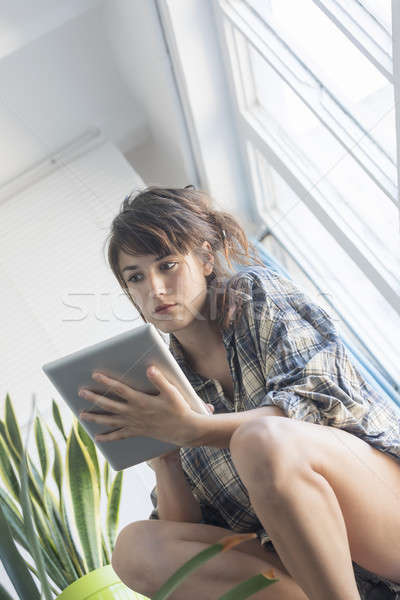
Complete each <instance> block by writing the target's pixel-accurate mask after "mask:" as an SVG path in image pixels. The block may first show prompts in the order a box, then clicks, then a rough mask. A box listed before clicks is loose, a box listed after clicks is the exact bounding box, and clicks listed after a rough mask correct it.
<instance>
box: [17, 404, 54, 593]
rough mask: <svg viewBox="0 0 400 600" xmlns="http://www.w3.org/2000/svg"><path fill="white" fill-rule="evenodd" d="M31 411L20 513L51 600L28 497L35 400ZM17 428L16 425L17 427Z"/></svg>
mask: <svg viewBox="0 0 400 600" xmlns="http://www.w3.org/2000/svg"><path fill="white" fill-rule="evenodd" d="M32 405H33V406H32V411H31V416H30V419H29V425H28V433H27V438H26V442H25V448H23V452H22V461H21V469H20V479H21V506H22V513H23V516H24V527H25V530H26V535H27V538H28V541H29V543H30V553H31V555H32V557H33V559H34V561H35V564H36V565H37V568H38V575H39V581H40V583H41V586H42V593H44V596H45V599H46V600H53V596H52V593H51V591H50V587H49V582H48V580H47V575H46V569H45V564H44V560H43V553H42V549H41V547H40V544H39V541H38V539H37V535H36V531H35V528H34V525H33V517H32V507H31V500H30V497H29V491H28V462H27V450H28V444H29V436H30V433H31V429H32V424H33V417H34V412H35V409H36V404H35V399H34V397H33V398H32ZM17 427H18V425H17Z"/></svg>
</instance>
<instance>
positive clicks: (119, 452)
mask: <svg viewBox="0 0 400 600" xmlns="http://www.w3.org/2000/svg"><path fill="white" fill-rule="evenodd" d="M150 365H155V366H156V367H159V368H160V369H161V370H162V372H163V373H164V374H165V376H166V377H167V378H168V380H169V381H170V382H171V383H172V384H173V385H175V386H176V387H177V388H178V389H179V391H180V392H181V393H182V394H183V396H184V397H185V399H186V400H187V402H188V403H189V405H190V406H191V407H192V409H193V410H195V411H196V412H199V413H203V414H207V415H209V414H210V412H209V409H208V407H207V405H206V403H205V402H203V401H202V400H201V399H200V398H199V396H198V395H197V394H196V392H195V390H194V389H193V387H192V386H191V384H190V382H189V380H188V379H187V377H186V375H185V374H184V373H183V371H182V369H181V367H180V366H179V365H178V363H177V361H176V360H175V358H174V356H173V355H172V353H171V351H170V349H169V347H168V345H167V343H166V342H165V341H164V339H163V337H162V336H161V334H160V333H159V331H158V330H157V329H156V327H155V326H154V325H153V324H152V323H147V324H145V325H142V326H139V327H136V328H135V329H132V330H130V331H125V332H124V333H121V334H119V335H116V336H114V337H111V338H108V339H106V340H104V341H102V342H98V343H97V344H93V345H92V346H88V347H86V348H82V349H80V350H77V351H76V352H73V353H72V354H68V355H67V356H63V357H62V358H58V359H57V360H54V361H52V362H48V363H46V364H44V365H43V366H42V370H43V371H44V373H45V374H46V375H47V377H48V378H49V379H50V381H51V382H52V383H53V385H54V387H55V388H56V389H57V391H58V392H59V393H60V395H61V396H62V398H63V399H64V401H65V402H66V403H67V404H68V406H69V407H70V409H71V410H72V412H73V413H74V414H75V416H76V417H77V418H78V419H79V414H80V412H81V411H82V410H84V411H85V412H96V413H103V414H112V413H108V412H107V411H105V410H104V409H102V408H101V407H99V406H98V405H96V406H95V405H94V404H93V402H90V401H88V400H85V399H84V398H80V396H78V390H79V388H80V387H85V388H87V389H89V390H92V391H93V392H95V393H98V394H101V395H102V396H107V397H109V398H113V397H114V399H117V400H119V401H120V402H124V400H123V399H121V398H120V397H117V396H116V395H115V393H114V396H113V394H112V393H110V391H109V390H107V385H106V384H104V383H100V382H97V381H95V380H94V379H92V373H93V372H94V371H96V370H98V371H101V372H102V373H104V374H105V375H109V376H110V377H112V378H113V379H118V380H119V381H121V382H123V383H126V384H127V385H129V386H131V387H132V388H133V389H135V390H138V391H140V392H145V393H147V394H159V390H158V388H156V387H155V385H153V383H152V382H151V381H150V380H149V379H148V378H147V375H146V369H147V368H148V367H149V366H150ZM80 423H81V424H82V426H83V427H84V428H85V430H86V431H87V432H88V434H89V435H90V437H91V438H92V440H93V442H94V443H95V444H96V447H97V448H98V449H99V450H100V451H101V453H102V454H103V456H104V457H105V459H106V460H107V461H108V462H109V463H110V465H111V466H112V468H113V469H114V470H115V471H121V470H122V469H126V468H127V467H132V466H134V465H137V464H139V463H141V462H144V461H146V460H150V459H151V458H154V457H156V456H160V454H164V453H165V452H168V451H169V450H174V449H176V448H179V446H176V445H175V444H173V443H169V442H165V441H162V440H157V439H155V438H152V437H143V436H133V437H130V438H125V439H122V440H114V441H109V442H101V441H97V440H95V439H94V437H95V436H96V435H97V434H102V433H109V432H110V431H115V429H118V428H114V429H112V428H111V429H110V426H109V425H104V424H99V423H94V422H93V421H85V420H83V421H80Z"/></svg>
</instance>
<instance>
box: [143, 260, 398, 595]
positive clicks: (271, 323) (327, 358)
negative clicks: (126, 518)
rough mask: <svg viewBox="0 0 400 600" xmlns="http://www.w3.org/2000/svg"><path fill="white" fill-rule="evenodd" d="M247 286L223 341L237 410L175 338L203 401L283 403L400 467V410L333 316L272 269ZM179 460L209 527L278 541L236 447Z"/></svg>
mask: <svg viewBox="0 0 400 600" xmlns="http://www.w3.org/2000/svg"><path fill="white" fill-rule="evenodd" d="M238 282H239V286H240V289H241V290H243V291H244V292H245V297H246V298H247V300H246V301H245V302H244V304H243V308H242V314H241V316H240V320H239V322H238V324H237V325H236V326H234V325H233V323H231V325H230V326H229V327H228V328H227V329H225V330H224V331H223V334H222V336H223V342H224V345H225V349H226V353H227V359H228V363H229V367H230V371H231V374H232V378H233V384H234V400H233V403H232V402H231V401H230V400H229V399H228V398H226V397H225V395H224V392H223V390H222V387H221V385H220V383H219V381H217V380H216V379H208V378H206V377H203V376H201V375H199V374H198V373H195V372H194V371H192V370H191V369H190V368H189V366H188V363H187V361H186V359H185V353H184V350H183V348H182V346H181V344H180V343H179V342H178V340H177V338H176V337H175V336H174V335H173V334H172V333H171V334H170V342H169V348H170V351H171V352H172V354H173V355H174V357H175V359H176V361H177V362H178V364H179V365H180V367H181V368H182V370H183V372H184V373H185V375H186V377H187V378H188V380H189V381H190V383H191V385H192V386H193V388H194V389H195V391H196V392H197V394H198V395H199V396H200V398H202V400H204V402H206V403H210V404H213V405H214V407H215V411H214V413H215V414H218V413H228V412H237V411H247V410H251V409H253V408H258V407H261V406H278V407H279V408H281V409H282V410H283V411H284V413H285V414H286V415H287V417H289V418H291V419H296V420H301V421H309V422H311V423H317V424H321V425H329V426H332V427H338V428H340V429H344V430H346V431H348V432H350V433H352V434H354V435H356V436H358V437H359V438H361V439H363V440H365V441H366V442H367V443H368V444H370V445H371V446H374V447H375V448H377V449H378V450H381V451H383V452H387V453H388V454H390V455H392V456H394V457H395V458H396V459H397V461H398V463H399V469H400V410H399V409H398V407H397V406H396V405H395V404H394V402H390V401H389V400H386V398H384V397H382V396H380V395H379V393H378V392H377V391H376V390H375V389H374V388H372V387H371V386H370V384H369V383H368V382H367V381H365V380H364V379H363V377H362V376H361V374H360V373H359V371H358V370H357V368H356V367H355V365H353V363H352V362H351V359H350V357H349V355H348V353H347V350H346V348H345V346H344V344H343V342H342V341H341V339H340V335H339V334H338V332H337V330H336V327H335V325H334V323H333V321H332V318H331V316H330V315H329V314H328V313H327V312H326V311H325V310H324V309H323V308H322V307H320V306H319V305H318V304H316V303H315V302H314V301H313V300H312V299H311V297H309V296H308V295H307V294H306V293H304V291H302V290H301V289H300V288H299V287H297V286H296V285H295V283H294V282H292V281H291V280H289V279H287V278H285V277H283V276H282V275H279V274H277V273H275V272H274V271H272V270H270V269H269V268H267V267H265V268H264V267H261V266H257V265H251V266H248V267H245V268H244V269H242V270H241V271H240V278H239V279H238ZM211 418H212V417H211ZM180 457H181V463H182V468H183V471H184V474H185V478H186V479H187V481H188V483H189V485H190V487H191V489H192V493H193V495H194V497H195V498H196V499H197V500H198V502H199V504H200V507H201V511H202V515H203V519H202V521H201V522H202V523H208V524H211V525H213V524H214V525H219V526H220V527H226V528H229V529H231V530H233V531H235V532H257V534H258V537H259V539H260V541H261V543H263V544H265V543H267V542H270V538H269V536H268V534H267V532H266V531H265V530H264V529H263V527H262V525H261V523H260V521H259V520H258V518H257V516H256V514H255V512H254V510H253V508H252V506H251V504H250V501H249V497H248V494H247V490H246V488H245V487H244V485H243V484H242V482H241V480H240V478H239V476H238V473H237V471H236V469H235V466H234V464H233V462H232V460H231V456H230V451H229V448H214V447H208V446H201V447H194V448H181V450H180ZM151 501H152V504H153V506H154V510H153V511H152V513H151V515H150V516H149V518H150V519H158V518H159V515H158V511H157V489H156V486H155V487H154V488H153V490H152V492H151ZM399 591H400V586H399Z"/></svg>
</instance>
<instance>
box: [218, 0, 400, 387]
mask: <svg viewBox="0 0 400 600" xmlns="http://www.w3.org/2000/svg"><path fill="white" fill-rule="evenodd" d="M218 7H219V9H218V11H217V15H218V18H219V20H220V24H221V27H220V28H219V29H220V31H221V34H222V35H221V42H222V44H223V46H224V48H225V50H226V52H225V54H226V57H227V65H226V66H227V71H228V74H229V76H230V77H231V81H232V89H233V90H234V96H235V98H234V99H235V105H236V109H237V110H236V114H237V118H238V130H239V132H240V136H241V143H242V145H243V147H244V148H245V149H246V151H245V158H246V160H247V167H248V173H249V177H250V181H251V186H252V189H253V193H254V199H255V203H256V209H257V212H258V214H259V215H260V217H261V218H262V221H263V227H262V228H261V229H260V235H259V238H260V239H261V238H262V231H263V230H266V231H267V232H268V235H267V236H266V237H264V238H263V239H262V241H263V243H264V244H265V246H266V248H267V249H268V250H270V251H271V252H272V254H274V253H275V255H276V256H277V258H278V259H279V261H280V262H281V263H282V264H283V265H284V266H285V268H286V269H287V270H288V271H289V272H290V273H291V275H292V276H293V278H294V279H295V280H296V281H297V282H298V283H299V284H300V285H302V286H304V287H306V288H308V289H310V287H312V286H310V281H312V282H315V283H316V286H315V290H317V289H319V290H321V289H322V293H321V292H320V294H319V298H317V300H318V301H320V303H321V305H324V304H325V306H326V301H327V300H329V304H330V306H331V308H333V310H334V312H335V313H336V317H337V320H338V321H339V323H338V326H339V330H341V331H342V332H343V333H344V334H345V335H346V337H348V338H350V339H351V341H352V343H354V344H355V345H356V346H358V348H359V349H361V350H362V352H363V353H364V354H368V355H369V358H370V359H371V360H372V361H373V362H374V366H376V367H377V368H378V370H380V372H381V373H382V374H383V375H384V376H385V377H386V378H387V379H388V381H390V382H391V383H392V385H393V387H394V388H396V389H398V388H397V387H396V383H395V381H396V379H398V378H399V376H400V364H399V361H398V359H397V356H398V350H397V345H396V342H397V339H398V335H396V334H395V332H399V331H400V301H399V299H400V281H399V273H400V256H399V205H398V187H397V164H396V148H397V146H396V113H395V100H394V96H395V89H394V85H396V83H395V82H396V77H395V76H394V73H393V57H392V36H391V29H392V20H391V5H390V0H381V1H379V2H378V1H374V2H372V1H368V0H301V2H293V1H292V0H218ZM399 85H400V83H399ZM306 282H307V283H306ZM330 312H331V313H332V310H331V311H330Z"/></svg>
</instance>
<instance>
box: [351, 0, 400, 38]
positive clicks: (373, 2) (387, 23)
mask: <svg viewBox="0 0 400 600" xmlns="http://www.w3.org/2000/svg"><path fill="white" fill-rule="evenodd" d="M396 1H398V0H393V2H396ZM358 2H359V3H360V4H362V5H363V6H364V7H365V8H366V9H367V10H368V12H369V13H370V14H371V15H374V17H375V18H376V19H377V21H379V23H380V24H381V25H383V27H385V29H387V31H388V32H389V33H390V34H391V33H392V6H391V0H358Z"/></svg>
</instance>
